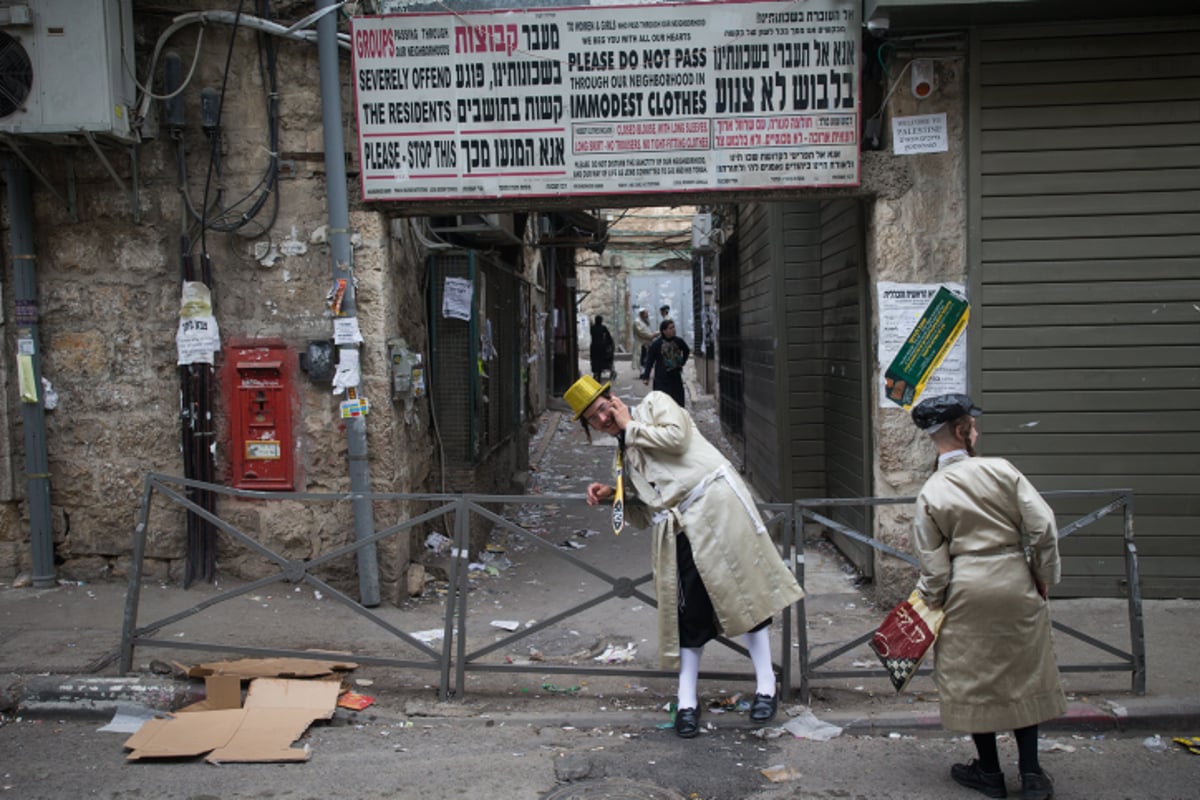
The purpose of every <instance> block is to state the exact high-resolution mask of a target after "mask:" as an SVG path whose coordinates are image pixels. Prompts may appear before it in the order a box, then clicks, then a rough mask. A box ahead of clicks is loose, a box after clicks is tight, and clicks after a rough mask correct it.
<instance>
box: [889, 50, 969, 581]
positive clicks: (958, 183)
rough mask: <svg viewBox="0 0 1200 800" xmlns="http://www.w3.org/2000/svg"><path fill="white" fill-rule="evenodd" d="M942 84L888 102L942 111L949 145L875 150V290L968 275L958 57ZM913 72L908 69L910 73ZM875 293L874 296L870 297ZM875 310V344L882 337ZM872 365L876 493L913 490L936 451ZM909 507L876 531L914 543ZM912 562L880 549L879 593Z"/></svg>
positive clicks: (942, 70)
mask: <svg viewBox="0 0 1200 800" xmlns="http://www.w3.org/2000/svg"><path fill="white" fill-rule="evenodd" d="M935 69H936V74H937V85H938V90H937V92H936V93H935V94H934V95H933V96H932V97H930V98H928V99H926V100H924V101H920V102H918V101H917V100H915V99H914V98H913V97H912V96H911V94H910V93H909V92H907V91H904V90H903V88H904V87H901V90H900V91H897V92H896V93H895V94H894V95H893V97H892V99H891V101H890V103H889V107H888V112H889V115H891V116H910V115H916V114H936V113H940V112H943V111H944V112H945V113H946V116H947V125H948V128H949V148H950V149H949V152H946V153H932V154H923V155H916V156H894V157H891V158H885V159H875V160H874V169H875V170H876V172H875V174H873V175H872V181H873V182H874V183H875V185H876V186H877V187H878V188H879V189H880V191H879V193H878V194H876V196H875V200H874V203H873V204H872V206H871V213H870V219H869V221H868V231H867V258H868V266H869V271H870V275H871V282H872V284H871V297H872V298H874V297H875V284H876V283H877V282H879V281H897V282H912V283H932V282H938V281H961V282H963V283H966V275H967V235H966V234H967V193H966V191H967V187H966V175H967V151H966V130H965V125H966V100H965V97H966V75H965V63H964V61H963V60H961V59H956V60H946V61H937V62H935ZM904 81H907V78H904ZM872 302H874V301H872ZM878 324H879V320H878V316H877V315H876V318H875V320H874V322H873V325H874V331H873V334H874V335H873V336H872V340H873V343H874V342H877V341H878V333H879V332H878ZM886 368H887V365H886V364H875V370H876V379H875V383H874V384H873V386H872V397H873V408H874V409H875V415H874V430H873V434H874V437H875V459H876V460H875V464H874V485H875V493H876V494H877V495H880V496H887V497H896V496H907V495H915V494H916V493H917V492H918V491H919V490H920V488H921V484H922V483H923V482H924V481H925V479H926V478H927V477H928V476H929V474H930V472H931V469H932V466H933V462H934V458H935V456H936V451H935V450H934V448H933V445H932V444H931V443H930V442H929V441H928V437H926V436H924V435H923V434H921V433H920V432H919V431H918V430H917V429H916V427H915V426H914V425H913V424H912V420H911V418H910V417H909V414H908V412H906V411H904V410H903V409H901V408H899V407H898V406H896V407H891V408H880V407H879V401H878V386H879V378H878V376H879V375H880V374H882V372H883V370H884V369H886ZM912 526H913V520H912V506H909V505H903V506H880V507H878V508H876V510H875V536H876V538H878V539H879V540H880V541H882V542H884V543H885V544H888V545H891V546H892V547H895V548H897V549H899V550H903V551H905V552H911V547H910V539H909V537H910V532H911V530H912ZM915 579H916V571H915V570H914V569H913V568H912V567H909V566H908V565H907V564H905V563H903V562H902V561H900V560H898V559H895V558H892V557H890V556H886V555H880V554H878V553H876V558H875V586H876V593H877V599H878V600H879V601H880V602H881V603H884V604H889V605H890V604H892V603H894V602H896V601H898V600H899V599H902V598H903V597H907V596H908V593H909V591H910V590H911V589H912V587H913V585H914V583H915Z"/></svg>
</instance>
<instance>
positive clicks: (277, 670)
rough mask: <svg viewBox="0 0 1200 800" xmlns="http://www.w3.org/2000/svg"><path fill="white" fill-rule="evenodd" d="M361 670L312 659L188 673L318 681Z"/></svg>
mask: <svg viewBox="0 0 1200 800" xmlns="http://www.w3.org/2000/svg"><path fill="white" fill-rule="evenodd" d="M357 667H358V664H355V663H354V662H353V661H334V660H332V659H330V660H318V659H309V658H240V659H237V660H235V661H210V662H208V663H206V664H197V665H196V666H194V667H192V668H191V669H190V670H188V676H189V677H192V678H206V677H208V676H209V675H236V676H238V677H239V678H243V679H250V678H319V677H321V676H323V675H331V674H333V673H334V672H349V671H350V670H352V669H355V668H357Z"/></svg>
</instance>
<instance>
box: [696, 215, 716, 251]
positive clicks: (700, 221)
mask: <svg viewBox="0 0 1200 800" xmlns="http://www.w3.org/2000/svg"><path fill="white" fill-rule="evenodd" d="M712 225H713V215H712V213H711V212H708V211H698V212H696V214H695V216H693V217H692V250H695V251H696V252H698V253H707V252H710V251H711V250H712V249H713V242H712Z"/></svg>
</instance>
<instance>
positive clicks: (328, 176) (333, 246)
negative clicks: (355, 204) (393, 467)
mask: <svg viewBox="0 0 1200 800" xmlns="http://www.w3.org/2000/svg"><path fill="white" fill-rule="evenodd" d="M336 2H337V0H317V10H318V11H320V10H321V9H324V8H327V7H329V6H332V5H334V4H335V3H336ZM317 57H318V59H319V64H320V76H321V124H322V130H323V131H324V134H325V191H326V193H327V195H328V198H327V200H328V204H329V252H330V256H331V257H332V259H333V281H334V286H335V287H336V286H338V285H339V283H338V282H339V281H344V284H341V285H343V286H344V287H345V288H344V293H343V294H342V300H341V306H340V309H339V313H338V314H336V316H339V317H349V318H353V317H355V316H356V312H355V306H354V275H353V272H352V269H351V258H352V255H353V254H352V252H351V248H350V201H349V199H348V198H347V193H346V147H345V143H344V141H343V136H342V87H341V67H340V65H339V63H338V38H337V14H336V13H327V14H325V15H324V16H323V17H321V19H320V20H319V21H318V22H317ZM339 352H340V353H341V358H343V359H344V358H346V357H347V356H349V357H351V358H353V357H354V356H357V354H358V345H357V344H343V345H341V346H340V350H339ZM351 353H353V355H351ZM356 372H357V371H356ZM355 389H356V390H357V386H356V387H355ZM344 422H345V429H346V444H347V449H348V451H349V461H350V465H349V466H350V491H351V492H352V497H353V500H352V502H353V505H354V538H355V541H362V540H363V539H368V538H370V537H371V536H372V535H373V534H374V533H375V513H374V509H373V508H372V507H371V500H370V498H369V497H367V496H366V495H367V493H369V492H370V491H371V476H370V464H369V462H368V460H367V423H366V420H365V418H364V417H362V416H361V415H360V416H355V417H350V418H348V419H346V420H344ZM358 590H359V594H360V598H359V600H360V602H361V603H362V604H363V605H364V606H367V607H368V608H371V607H374V606H377V605H379V564H378V561H377V560H376V553H375V545H374V544H369V545H365V546H363V547H361V548H359V550H358Z"/></svg>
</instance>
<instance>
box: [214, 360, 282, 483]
mask: <svg viewBox="0 0 1200 800" xmlns="http://www.w3.org/2000/svg"><path fill="white" fill-rule="evenodd" d="M289 356H290V354H289V353H288V351H287V348H286V347H284V346H283V345H279V344H269V345H261V346H249V347H247V346H243V347H230V348H227V350H226V353H225V365H226V366H225V377H226V380H225V382H224V383H225V386H226V387H227V388H226V395H227V397H226V399H227V407H228V408H229V420H230V432H231V434H232V442H231V446H230V456H231V457H230V462H231V463H232V465H233V475H232V479H233V480H232V483H233V485H234V486H235V487H236V488H238V489H268V490H274V491H289V490H291V489H292V488H293V487H294V486H295V473H294V470H293V456H292V453H293V451H294V449H295V448H294V444H295V443H294V440H293V438H292V402H291V398H292V393H293V387H292V381H293V370H292V367H291V364H292V362H293V361H294V358H291V357H289Z"/></svg>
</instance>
